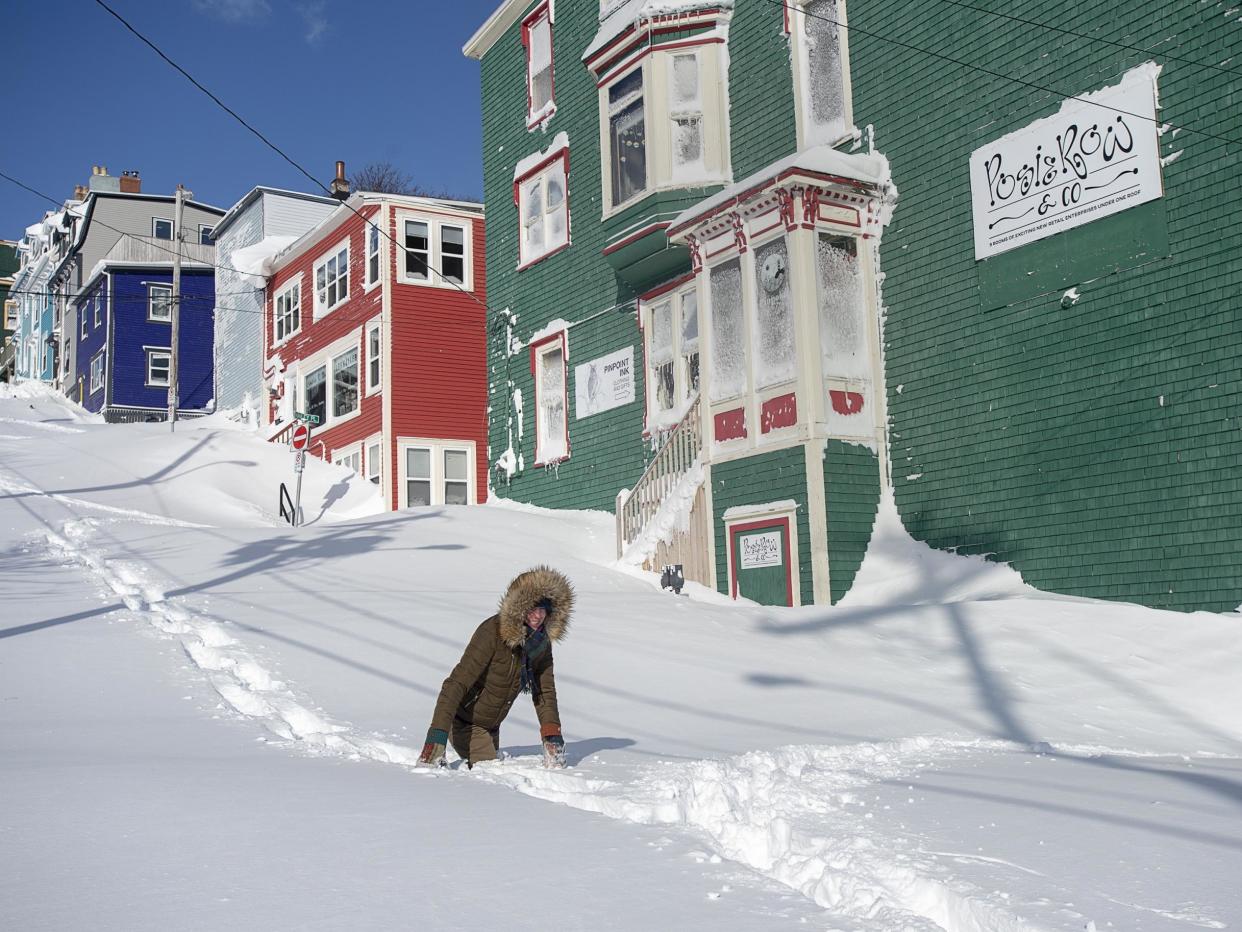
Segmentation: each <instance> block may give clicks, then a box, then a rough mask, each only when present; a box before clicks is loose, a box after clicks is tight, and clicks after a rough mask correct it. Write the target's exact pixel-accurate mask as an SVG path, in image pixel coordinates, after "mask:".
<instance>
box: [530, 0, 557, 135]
mask: <svg viewBox="0 0 1242 932" xmlns="http://www.w3.org/2000/svg"><path fill="white" fill-rule="evenodd" d="M541 26H542V27H543V28H545V29H546V30H547V33H548V84H549V94H548V99H547V100H546V101H545V102H544V103H542V104H541V105H540V106H539V107H536V106H535V75H536V73H538V74H542V73H543V71H542V69H540V71H539V72H534V71H532V70H531V69H532V68H533V67H534V60H533V59H532V58H531V50H532V48H533V47H534V32H535V30H536V29H538V28H540V27H541ZM552 27H553V12H552V4H551V2H550V0H544V2H543V3H541V4H539V5H538V6H537V7H536V8H535V9H534V10H533V11H532V12H531V13H530V15H528V16H527V17H526V19H525V20H523V21H522V45H523V46H524V47H525V50H526V128H527V129H528V130H531V129H534V128H536V127H538V126H546V125H547V123H548V121H549V120H550V119H552V117H553V116H554V115H555V113H556V49H555V47H554V46H553V44H552V40H553V29H552Z"/></svg>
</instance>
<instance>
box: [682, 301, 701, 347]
mask: <svg viewBox="0 0 1242 932" xmlns="http://www.w3.org/2000/svg"><path fill="white" fill-rule="evenodd" d="M698 344H699V293H698V292H697V291H686V292H683V293H682V295H681V349H682V352H685V351H686V350H688V349H690V348H691V347H692V346H698Z"/></svg>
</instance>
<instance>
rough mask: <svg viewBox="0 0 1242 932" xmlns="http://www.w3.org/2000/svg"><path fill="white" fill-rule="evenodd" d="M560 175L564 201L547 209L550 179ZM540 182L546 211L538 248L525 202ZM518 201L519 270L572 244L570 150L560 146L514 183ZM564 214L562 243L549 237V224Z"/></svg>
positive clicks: (542, 215)
mask: <svg viewBox="0 0 1242 932" xmlns="http://www.w3.org/2000/svg"><path fill="white" fill-rule="evenodd" d="M553 177H559V179H560V182H561V203H560V206H559V207H558V208H555V209H554V210H549V209H548V182H549V181H550V180H551V179H552V178H553ZM536 185H538V186H539V189H540V197H541V203H542V204H543V211H542V213H541V219H542V221H543V231H544V232H543V237H542V242H541V243H540V244H539V247H538V248H535V247H534V246H532V245H531V243H530V240H529V236H528V234H529V230H530V225H529V224H528V223H527V222H526V204H527V199H528V198H529V197H530V194H531V191H532V189H533V188H534V187H535V186H536ZM514 188H515V191H516V196H517V202H518V269H519V270H521V269H525V268H529V267H530V266H532V265H534V264H535V263H536V262H539V261H540V260H541V259H546V258H547V257H548V256H553V255H556V253H558V252H560V251H561V250H562V249H568V248H569V247H570V245H572V243H573V237H572V234H571V231H570V228H569V216H570V213H569V150H568V149H561V150H559V151H557V152H556V153H554V154H553V155H551V156H549V157H548V159H546V160H545V161H544V162H543V163H541V164H540V165H538V166H536V167H535V168H534V169H533V170H532V171H531V172H529V173H528V174H526V175H524V176H522V177H521V178H519V179H517V180H516V181H515V182H514ZM560 213H564V220H563V223H564V225H565V239H564V241H563V242H560V243H551V242H550V241H549V239H548V230H549V229H550V227H549V224H550V222H551V220H552V218H553V217H554V216H555V215H556V214H560Z"/></svg>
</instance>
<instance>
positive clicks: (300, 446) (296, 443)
mask: <svg viewBox="0 0 1242 932" xmlns="http://www.w3.org/2000/svg"><path fill="white" fill-rule="evenodd" d="M309 443H310V428H309V427H307V426H306V425H305V424H299V425H298V426H297V427H295V428H293V434H292V436H290V438H289V446H291V447H293V449H294V450H298V451H301V450H305V449H306V446H307V444H309Z"/></svg>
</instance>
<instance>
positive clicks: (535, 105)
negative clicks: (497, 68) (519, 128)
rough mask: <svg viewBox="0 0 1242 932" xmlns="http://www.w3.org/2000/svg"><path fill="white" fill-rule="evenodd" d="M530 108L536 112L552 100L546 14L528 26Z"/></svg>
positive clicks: (549, 45)
mask: <svg viewBox="0 0 1242 932" xmlns="http://www.w3.org/2000/svg"><path fill="white" fill-rule="evenodd" d="M528 54H529V55H530V60H529V64H528V67H529V69H530V109H531V113H532V114H533V113H538V112H540V111H541V110H543V108H544V107H546V106H547V105H548V104H549V103H551V101H552V25H551V23H550V22H549V21H548V17H547V14H546V13H545V14H544V15H543V16H541V17H540V18H539V20H538V21H537V22H535V23H534V24H532V25H531V28H530V50H529V53H528Z"/></svg>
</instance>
